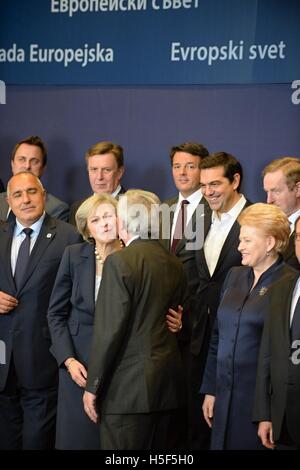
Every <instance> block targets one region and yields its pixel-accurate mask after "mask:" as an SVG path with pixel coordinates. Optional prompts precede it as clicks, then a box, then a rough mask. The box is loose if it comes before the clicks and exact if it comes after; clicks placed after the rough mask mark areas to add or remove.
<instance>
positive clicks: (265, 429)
mask: <svg viewBox="0 0 300 470" xmlns="http://www.w3.org/2000/svg"><path fill="white" fill-rule="evenodd" d="M257 434H258V436H259V437H260V440H261V442H262V444H263V445H264V446H265V447H266V448H267V449H275V442H274V439H273V426H272V423H271V421H261V422H260V423H259V426H258V431H257Z"/></svg>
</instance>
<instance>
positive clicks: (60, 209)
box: [0, 192, 69, 222]
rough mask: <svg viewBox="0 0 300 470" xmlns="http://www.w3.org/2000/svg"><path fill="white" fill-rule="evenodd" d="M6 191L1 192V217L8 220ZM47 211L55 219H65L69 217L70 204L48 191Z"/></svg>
mask: <svg viewBox="0 0 300 470" xmlns="http://www.w3.org/2000/svg"><path fill="white" fill-rule="evenodd" d="M6 196H7V194H6V193H1V194H0V219H2V220H6V218H7V212H8V204H7V201H6ZM45 211H46V212H47V214H49V215H50V216H51V217H53V218H54V219H60V220H65V221H66V222H67V220H68V217H69V206H68V204H66V203H65V202H63V201H61V200H60V199H58V198H57V197H55V196H53V195H52V194H49V193H47V192H46V204H45Z"/></svg>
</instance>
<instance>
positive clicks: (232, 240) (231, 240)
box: [214, 221, 240, 274]
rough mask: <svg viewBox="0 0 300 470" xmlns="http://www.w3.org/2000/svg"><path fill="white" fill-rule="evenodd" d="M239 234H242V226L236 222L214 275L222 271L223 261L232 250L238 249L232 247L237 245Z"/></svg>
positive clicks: (225, 243)
mask: <svg viewBox="0 0 300 470" xmlns="http://www.w3.org/2000/svg"><path fill="white" fill-rule="evenodd" d="M239 233H240V225H239V223H238V222H237V221H235V222H234V224H233V226H232V227H231V229H230V231H229V233H228V235H227V237H226V240H225V242H224V245H223V246H222V250H221V253H220V256H219V259H218V262H217V266H216V269H215V271H214V274H215V273H217V272H218V271H219V269H220V266H222V265H223V260H224V258H225V257H226V256H227V254H228V253H230V252H231V250H232V249H236V247H232V245H234V244H236V242H237V240H238V238H239Z"/></svg>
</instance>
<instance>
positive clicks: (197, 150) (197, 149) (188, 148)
mask: <svg viewBox="0 0 300 470" xmlns="http://www.w3.org/2000/svg"><path fill="white" fill-rule="evenodd" d="M176 152H186V153H190V154H191V155H194V157H200V159H201V160H202V159H203V158H206V157H208V155H209V153H208V150H207V148H205V147H204V146H203V145H202V144H198V143H197V142H184V143H183V144H179V145H175V146H174V147H172V148H171V151H170V159H171V164H173V158H174V155H175V153H176ZM201 160H200V161H201Z"/></svg>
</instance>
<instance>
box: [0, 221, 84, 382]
mask: <svg viewBox="0 0 300 470" xmlns="http://www.w3.org/2000/svg"><path fill="white" fill-rule="evenodd" d="M13 229H14V223H5V224H0V290H1V291H3V292H6V293H7V294H9V295H12V296H14V297H16V298H17V299H18V300H19V304H18V306H17V307H16V308H15V309H14V310H12V311H11V312H9V313H8V314H7V315H0V339H1V340H2V341H4V342H5V345H6V364H4V365H1V367H0V390H3V388H4V386H5V383H6V380H7V374H8V370H9V364H10V359H11V355H12V354H13V357H14V363H15V368H16V371H17V376H18V380H19V382H20V385H21V386H23V387H26V388H29V389H33V388H45V387H48V386H53V380H56V373H57V365H56V363H55V360H54V359H53V357H52V355H51V354H50V352H49V348H50V335H49V330H48V324H47V317H46V314H47V309H48V304H49V299H50V295H51V291H52V287H53V284H54V281H55V276H56V273H57V270H58V266H59V263H60V260H61V256H62V254H63V251H64V249H65V247H66V246H67V245H70V244H72V243H76V242H79V241H80V236H79V235H78V233H77V232H76V230H75V229H74V227H72V226H71V225H69V224H67V223H66V222H63V221H60V220H55V219H52V218H51V217H50V216H48V215H46V217H45V219H44V222H43V225H42V227H41V230H40V233H39V236H38V238H37V240H36V242H35V245H34V247H33V250H32V253H31V255H30V260H29V265H28V268H27V272H26V276H25V278H24V282H23V284H22V285H21V286H20V288H19V290H17V289H16V286H15V282H14V279H13V276H12V272H11V243H12V236H13Z"/></svg>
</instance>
